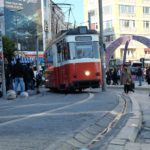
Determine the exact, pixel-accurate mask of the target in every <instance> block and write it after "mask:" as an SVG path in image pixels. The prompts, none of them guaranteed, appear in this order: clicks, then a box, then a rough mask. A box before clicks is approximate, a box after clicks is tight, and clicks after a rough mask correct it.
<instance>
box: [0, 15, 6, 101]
mask: <svg viewBox="0 0 150 150" xmlns="http://www.w3.org/2000/svg"><path fill="white" fill-rule="evenodd" d="M0 16H4V14H0ZM0 45H1V48H0V53H1V64H2V70H1V71H2V93H3V97H4V98H5V97H6V80H5V66H4V65H5V60H4V49H3V40H2V33H1V31H0Z"/></svg>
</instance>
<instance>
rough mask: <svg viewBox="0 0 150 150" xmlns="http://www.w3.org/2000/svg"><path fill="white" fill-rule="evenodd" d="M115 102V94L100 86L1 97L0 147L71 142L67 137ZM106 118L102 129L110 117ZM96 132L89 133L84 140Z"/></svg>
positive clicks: (25, 148) (29, 148) (30, 149)
mask: <svg viewBox="0 0 150 150" xmlns="http://www.w3.org/2000/svg"><path fill="white" fill-rule="evenodd" d="M118 103H119V101H118V97H117V94H115V93H112V92H111V91H109V92H106V93H103V92H101V90H100V89H96V90H89V91H85V92H83V93H70V94H63V93H52V92H44V93H42V94H40V95H36V96H32V97H29V98H22V99H20V98H18V99H16V100H12V101H11V100H1V101H0V135H1V136H0V150H47V149H48V150H54V149H56V147H59V148H58V149H60V144H62V143H64V142H65V141H68V143H69V142H70V144H73V143H74V142H73V141H72V140H71V138H72V139H73V137H74V136H76V135H77V134H78V133H80V132H81V131H83V130H84V129H87V128H89V127H91V126H92V125H93V124H94V123H95V122H98V121H100V120H101V118H104V116H105V115H106V114H107V113H108V112H110V111H111V110H113V109H114V108H115V107H116V106H117V105H118ZM108 118H109V119H107V120H108V121H105V124H106V125H105V127H104V128H106V127H107V126H108V123H109V122H110V121H111V120H112V118H111V117H108ZM106 122H107V123H106ZM101 129H102V128H101ZM90 131H93V129H92V128H91V129H90V128H89V132H90ZM98 133H99V131H97V132H96V133H95V134H93V133H91V134H90V133H89V137H88V142H90V141H91V140H92V139H94V138H95V136H96V135H97V134H98ZM69 140H70V141H69ZM72 142H73V143H72ZM86 144H88V143H86ZM73 145H74V144H73ZM75 145H76V144H75ZM80 145H81V143H80V144H79V145H78V147H80ZM81 146H82V145H81ZM83 146H84V144H83Z"/></svg>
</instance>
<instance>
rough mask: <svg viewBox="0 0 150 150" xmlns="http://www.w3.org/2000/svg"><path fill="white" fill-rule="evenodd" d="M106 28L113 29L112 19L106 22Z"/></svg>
mask: <svg viewBox="0 0 150 150" xmlns="http://www.w3.org/2000/svg"><path fill="white" fill-rule="evenodd" d="M104 30H105V31H111V30H112V20H109V21H105V22H104Z"/></svg>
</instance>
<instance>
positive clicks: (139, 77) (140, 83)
mask: <svg viewBox="0 0 150 150" xmlns="http://www.w3.org/2000/svg"><path fill="white" fill-rule="evenodd" d="M137 78H138V81H139V86H142V79H143V71H142V68H141V66H139V67H138V70H137Z"/></svg>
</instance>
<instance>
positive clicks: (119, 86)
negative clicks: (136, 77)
mask: <svg viewBox="0 0 150 150" xmlns="http://www.w3.org/2000/svg"><path fill="white" fill-rule="evenodd" d="M107 88H108V89H110V88H113V89H123V85H107ZM135 90H147V91H149V90H150V87H149V86H145V85H143V86H135Z"/></svg>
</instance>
